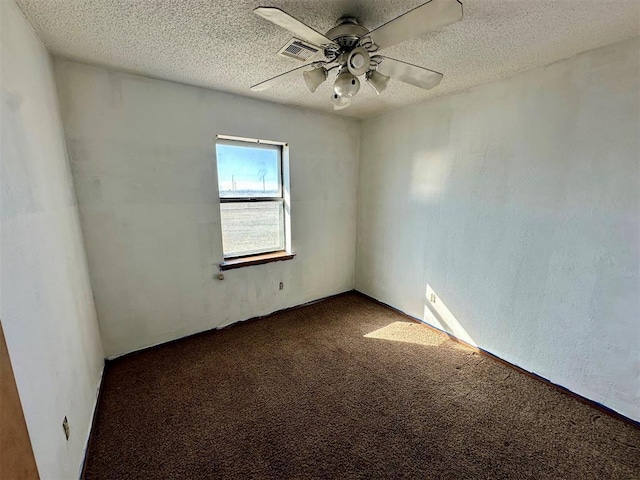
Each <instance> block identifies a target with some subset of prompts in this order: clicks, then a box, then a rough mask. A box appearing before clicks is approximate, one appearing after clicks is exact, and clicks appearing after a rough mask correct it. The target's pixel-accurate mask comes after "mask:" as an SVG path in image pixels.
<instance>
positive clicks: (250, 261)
mask: <svg viewBox="0 0 640 480" xmlns="http://www.w3.org/2000/svg"><path fill="white" fill-rule="evenodd" d="M295 256H296V254H295V253H289V252H273V253H263V254H261V255H251V256H250V257H241V258H232V259H229V260H225V261H224V262H222V263H221V264H220V270H233V269H234V268H242V267H249V266H251V265H262V264H265V263H271V262H280V261H282V260H291V259H292V258H293V257H295Z"/></svg>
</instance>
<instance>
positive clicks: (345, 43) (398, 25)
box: [251, 0, 462, 110]
mask: <svg viewBox="0 0 640 480" xmlns="http://www.w3.org/2000/svg"><path fill="white" fill-rule="evenodd" d="M254 13H256V14H257V15H259V16H261V17H263V18H265V19H267V20H269V21H270V22H272V23H275V24H276V25H279V26H280V27H283V28H285V29H287V30H289V31H290V32H291V33H293V34H294V35H295V38H292V39H291V40H290V41H289V42H287V44H286V45H285V46H284V47H282V49H281V50H280V51H279V52H278V53H279V54H280V55H283V56H286V57H290V58H295V59H297V60H301V61H306V62H310V63H306V64H305V65H302V66H301V67H298V68H294V69H293V70H290V71H288V72H285V73H282V74H280V75H278V76H276V77H273V78H270V79H269V80H265V81H264V82H260V83H258V84H256V85H254V86H252V87H251V90H253V91H256V92H257V91H261V90H266V89H267V88H271V87H273V86H274V85H277V84H279V83H281V82H284V81H286V80H289V79H291V78H293V77H295V76H297V75H300V74H302V75H303V77H304V81H305V83H306V85H307V87H308V88H309V90H310V91H311V92H315V91H316V89H317V88H318V87H319V86H320V85H321V84H322V83H323V82H324V81H325V80H327V78H328V76H329V72H330V71H332V70H334V69H336V70H337V73H338V74H337V77H336V80H335V83H334V84H333V94H332V96H331V102H332V103H333V107H334V109H336V110H340V109H343V108H347V107H348V106H349V105H350V104H351V99H352V98H353V96H354V95H355V94H356V93H358V90H359V89H360V80H359V78H358V77H364V81H365V82H366V83H368V84H369V85H370V86H371V87H373V89H374V91H375V92H376V94H378V95H380V93H382V91H383V90H384V89H385V88H387V83H389V79H391V78H394V79H397V80H400V81H402V82H405V83H409V84H411V85H415V86H416V87H420V88H424V89H430V88H433V87H435V86H436V85H438V84H439V83H440V80H442V74H441V73H438V72H434V71H433V70H428V69H426V68H423V67H418V66H417V65H412V64H410V63H406V62H403V61H400V60H395V59H393V58H389V57H384V56H382V55H378V52H379V51H380V50H382V49H384V48H387V47H390V46H391V45H395V44H397V43H400V42H403V41H405V40H408V39H410V38H412V37H415V36H417V35H421V34H423V33H426V32H429V31H431V30H435V29H438V28H440V27H443V26H445V25H450V24H452V23H455V22H457V21H459V20H461V19H462V3H461V2H460V1H459V0H430V1H428V2H426V3H424V4H422V5H420V6H419V7H416V8H414V9H413V10H409V11H408V12H406V13H404V14H402V15H400V16H399V17H397V18H394V19H393V20H391V21H389V22H387V23H385V24H383V25H381V26H379V27H378V28H374V29H373V30H368V29H367V28H366V27H364V26H362V25H360V24H359V23H358V21H357V20H356V19H355V18H354V17H348V16H347V17H342V18H340V19H339V20H338V22H337V24H336V26H335V27H333V28H332V29H331V30H329V31H328V32H327V33H326V34H324V35H323V34H321V33H319V32H317V31H316V30H314V29H313V28H311V27H309V26H307V25H305V24H304V23H302V22H300V21H299V20H297V19H295V18H293V17H292V16H291V15H289V14H287V13H285V12H283V11H282V10H280V9H279V8H275V7H258V8H256V9H255V10H254Z"/></svg>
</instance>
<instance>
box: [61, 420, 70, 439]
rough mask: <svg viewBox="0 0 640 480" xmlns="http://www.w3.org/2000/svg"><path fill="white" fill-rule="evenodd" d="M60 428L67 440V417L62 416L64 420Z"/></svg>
mask: <svg viewBox="0 0 640 480" xmlns="http://www.w3.org/2000/svg"><path fill="white" fill-rule="evenodd" d="M62 429H63V430H64V436H65V437H67V440H69V434H70V432H69V421H68V420H67V417H64V420H63V421H62Z"/></svg>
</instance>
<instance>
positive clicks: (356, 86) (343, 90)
mask: <svg viewBox="0 0 640 480" xmlns="http://www.w3.org/2000/svg"><path fill="white" fill-rule="evenodd" d="M358 90H360V80H358V77H356V76H355V75H353V74H352V73H351V72H349V70H348V69H346V70H342V71H341V72H340V73H339V74H338V77H337V78H336V82H335V83H334V84H333V91H334V92H335V93H337V94H338V95H339V96H340V97H346V98H349V97H353V96H354V95H355V94H356V93H358Z"/></svg>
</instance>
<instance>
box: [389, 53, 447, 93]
mask: <svg viewBox="0 0 640 480" xmlns="http://www.w3.org/2000/svg"><path fill="white" fill-rule="evenodd" d="M377 71H378V72H380V73H381V74H382V75H386V76H387V77H391V78H395V79H396V80H400V81H401V82H405V83H410V84H411V85H415V86H416V87H420V88H424V89H425V90H429V89H430V88H433V87H435V86H436V85H438V84H439V83H440V80H442V74H441V73H438V72H434V71H433V70H428V69H426V68H423V67H418V66H417V65H411V64H410V63H406V62H401V61H400V60H395V59H393V58H389V57H381V60H380V64H379V65H378V68H377Z"/></svg>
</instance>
